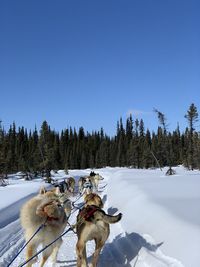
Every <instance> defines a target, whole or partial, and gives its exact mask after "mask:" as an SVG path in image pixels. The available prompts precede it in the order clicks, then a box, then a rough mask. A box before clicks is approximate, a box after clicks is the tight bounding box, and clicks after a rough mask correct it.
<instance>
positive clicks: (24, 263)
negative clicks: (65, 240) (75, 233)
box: [18, 227, 73, 267]
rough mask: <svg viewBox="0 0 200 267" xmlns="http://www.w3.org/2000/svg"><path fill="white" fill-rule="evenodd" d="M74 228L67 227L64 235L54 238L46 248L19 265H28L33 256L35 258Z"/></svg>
mask: <svg viewBox="0 0 200 267" xmlns="http://www.w3.org/2000/svg"><path fill="white" fill-rule="evenodd" d="M72 230H73V228H71V227H70V228H69V229H67V230H66V231H65V232H64V233H63V234H62V235H60V236H58V237H57V238H56V239H55V240H53V241H52V242H51V243H49V244H48V245H46V246H45V247H44V248H42V249H41V250H39V251H38V252H37V253H36V254H35V255H33V256H32V257H31V258H29V259H28V260H26V261H25V262H23V263H22V264H21V265H19V266H18V267H23V266H24V265H26V264H27V263H28V262H29V261H31V260H32V259H33V258H35V257H36V256H38V255H39V254H40V253H41V252H42V251H44V250H45V249H47V248H48V247H50V246H51V245H52V244H54V243H55V242H56V241H57V240H58V239H60V238H61V237H62V236H64V235H65V234H66V233H68V232H69V231H72Z"/></svg>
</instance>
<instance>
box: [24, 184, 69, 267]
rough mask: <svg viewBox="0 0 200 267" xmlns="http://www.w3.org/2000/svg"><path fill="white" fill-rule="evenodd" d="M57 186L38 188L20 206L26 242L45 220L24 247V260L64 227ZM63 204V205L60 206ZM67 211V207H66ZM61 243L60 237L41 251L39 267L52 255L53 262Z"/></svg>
mask: <svg viewBox="0 0 200 267" xmlns="http://www.w3.org/2000/svg"><path fill="white" fill-rule="evenodd" d="M59 194H60V192H59V188H57V191H56V192H53V191H48V192H46V190H45V189H42V190H40V192H39V194H38V195H37V196H35V197H33V198H31V199H30V200H29V201H27V202H26V203H25V204H24V205H23V206H22V208H21V212H20V220H21V225H22V227H23V229H24V234H25V239H26V242H27V241H28V240H29V239H30V238H31V237H32V236H33V234H34V233H35V232H36V230H37V229H38V228H39V227H40V226H41V224H43V223H44V222H45V226H44V227H43V228H42V229H41V230H40V231H39V232H38V233H37V235H36V236H34V237H33V239H32V240H31V241H30V243H29V244H28V245H27V247H26V260H28V259H29V258H31V257H32V256H33V255H34V254H35V253H36V252H37V247H38V246H39V244H42V246H43V247H45V246H46V245H48V244H49V243H50V242H52V241H53V240H55V239H56V238H57V237H58V236H59V235H60V234H61V233H62V232H63V231H64V229H65V227H66V225H67V217H66V213H65V204H63V203H62V201H61V199H60V195H59ZM62 204H63V206H62ZM67 212H69V207H67ZM61 244H62V239H61V238H60V239H59V240H58V241H56V242H55V243H54V244H53V245H51V246H50V247H48V248H47V249H45V250H44V251H43V254H42V261H41V262H40V267H42V266H44V264H45V262H46V261H47V259H48V258H49V256H50V255H51V256H52V260H53V263H54V264H55V262H56V258H57V253H58V250H59V248H60V246H61ZM36 261H37V258H35V259H33V260H32V261H30V262H29V263H28V264H27V265H26V266H27V267H32V264H33V263H34V262H36Z"/></svg>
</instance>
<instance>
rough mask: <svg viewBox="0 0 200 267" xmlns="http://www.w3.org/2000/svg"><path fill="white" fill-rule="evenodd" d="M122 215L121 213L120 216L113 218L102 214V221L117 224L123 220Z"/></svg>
mask: <svg viewBox="0 0 200 267" xmlns="http://www.w3.org/2000/svg"><path fill="white" fill-rule="evenodd" d="M121 218H122V213H119V214H118V215H115V216H112V215H108V214H106V213H104V214H102V219H103V221H104V222H105V223H117V222H119V221H120V220H121Z"/></svg>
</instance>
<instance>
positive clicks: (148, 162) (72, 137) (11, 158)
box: [0, 104, 200, 177]
mask: <svg viewBox="0 0 200 267" xmlns="http://www.w3.org/2000/svg"><path fill="white" fill-rule="evenodd" d="M154 111H155V113H156V115H157V116H158V122H159V123H158V128H157V131H155V132H154V131H152V132H150V131H149V130H148V129H147V130H145V125H144V122H143V120H142V119H141V120H138V119H136V120H133V118H132V115H130V116H129V117H128V118H127V119H126V121H125V123H124V122H123V121H122V119H121V118H120V120H119V121H118V122H117V126H116V134H115V136H113V137H109V136H108V135H106V133H105V132H104V129H103V128H101V129H100V130H99V131H94V132H92V133H89V132H86V131H85V129H84V128H83V127H80V128H79V129H78V130H76V129H73V128H72V127H69V128H68V129H65V130H62V131H61V132H60V133H58V132H56V131H55V130H52V129H51V127H50V126H49V125H48V122H47V121H44V122H43V123H42V125H41V128H40V130H39V131H38V130H37V129H36V128H35V129H34V130H33V131H29V132H28V131H27V129H25V128H24V127H19V128H18V129H16V125H15V123H13V124H12V125H11V126H10V128H9V130H7V131H5V130H4V128H3V125H2V123H1V124H0V174H1V175H3V176H4V177H6V176H7V175H8V174H9V173H13V172H17V171H22V172H29V173H32V174H33V175H35V176H37V174H38V173H42V172H45V173H50V170H55V171H56V170H59V169H65V170H66V171H67V170H68V169H86V168H101V167H105V166H111V167H116V166H121V167H124V166H126V167H131V168H155V167H164V166H170V167H172V166H176V165H179V164H183V165H184V166H185V167H187V168H188V169H190V170H193V169H200V134H199V132H198V131H197V130H196V129H195V126H196V123H197V121H198V112H197V108H196V106H195V105H194V104H191V105H190V107H189V109H188V110H187V112H186V114H185V119H186V120H187V122H188V123H187V125H188V127H186V129H185V130H184V132H180V129H179V127H178V126H177V128H176V129H175V130H174V131H172V132H169V131H168V129H167V123H166V118H165V115H164V114H163V113H161V112H160V111H158V110H156V109H155V110H154Z"/></svg>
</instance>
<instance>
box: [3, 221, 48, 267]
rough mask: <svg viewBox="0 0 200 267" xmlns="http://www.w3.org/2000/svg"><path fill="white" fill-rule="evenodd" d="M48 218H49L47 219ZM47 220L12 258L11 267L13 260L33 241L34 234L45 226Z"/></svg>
mask: <svg viewBox="0 0 200 267" xmlns="http://www.w3.org/2000/svg"><path fill="white" fill-rule="evenodd" d="M46 220H47V219H46ZM46 220H45V222H44V223H43V224H41V225H40V226H39V227H38V229H37V230H36V231H35V233H34V234H33V235H32V237H31V238H30V239H29V240H28V241H27V242H26V243H25V244H24V245H23V247H22V248H21V249H20V250H19V252H18V253H17V254H16V255H15V257H14V258H13V259H12V260H11V262H10V263H9V264H8V265H7V267H9V266H10V265H11V264H12V263H13V261H14V260H15V259H16V258H17V257H18V256H19V254H20V253H21V252H22V250H23V249H24V248H25V247H26V246H27V245H28V244H29V243H30V242H31V240H32V239H33V237H34V236H36V234H37V233H38V232H39V231H40V230H41V229H42V228H43V227H44V226H45V223H46Z"/></svg>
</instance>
